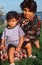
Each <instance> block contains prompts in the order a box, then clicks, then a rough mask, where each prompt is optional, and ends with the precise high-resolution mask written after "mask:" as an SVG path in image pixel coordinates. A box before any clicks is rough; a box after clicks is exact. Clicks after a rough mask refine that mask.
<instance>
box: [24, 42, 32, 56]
mask: <svg viewBox="0 0 42 65" xmlns="http://www.w3.org/2000/svg"><path fill="white" fill-rule="evenodd" d="M25 48H26V49H27V54H28V56H29V57H30V56H31V55H32V46H31V43H27V45H26V46H25Z"/></svg>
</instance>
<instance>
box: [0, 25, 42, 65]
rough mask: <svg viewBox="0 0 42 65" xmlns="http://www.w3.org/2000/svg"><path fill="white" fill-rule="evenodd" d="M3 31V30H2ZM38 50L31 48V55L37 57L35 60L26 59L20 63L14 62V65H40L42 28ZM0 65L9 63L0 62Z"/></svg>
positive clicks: (41, 57) (41, 59)
mask: <svg viewBox="0 0 42 65" xmlns="http://www.w3.org/2000/svg"><path fill="white" fill-rule="evenodd" d="M2 30H3V29H2ZM40 46H41V47H40V49H37V48H36V47H35V46H33V54H35V55H36V56H37V58H35V59H33V58H26V59H22V60H21V61H16V62H15V63H16V65H42V26H41V35H40ZM0 64H1V65H9V61H8V60H7V61H4V62H3V61H1V62H0Z"/></svg>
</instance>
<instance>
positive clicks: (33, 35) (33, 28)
mask: <svg viewBox="0 0 42 65" xmlns="http://www.w3.org/2000/svg"><path fill="white" fill-rule="evenodd" d="M20 25H21V27H22V29H23V31H24V32H25V37H27V38H29V39H37V38H39V36H40V28H41V21H40V20H39V18H38V16H35V17H34V18H33V19H32V20H31V21H29V20H26V19H25V18H24V19H22V20H21V21H20Z"/></svg>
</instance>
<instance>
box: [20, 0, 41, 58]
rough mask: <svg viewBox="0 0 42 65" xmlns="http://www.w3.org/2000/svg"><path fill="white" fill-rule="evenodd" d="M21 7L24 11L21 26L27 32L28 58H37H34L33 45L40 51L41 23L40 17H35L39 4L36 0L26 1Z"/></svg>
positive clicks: (26, 46)
mask: <svg viewBox="0 0 42 65" xmlns="http://www.w3.org/2000/svg"><path fill="white" fill-rule="evenodd" d="M20 6H21V9H22V11H23V14H21V17H22V20H21V22H20V25H21V27H22V29H23V31H24V32H25V43H24V44H25V46H24V47H25V48H26V49H27V53H28V56H29V57H32V58H35V57H36V56H32V46H31V44H32V43H34V44H35V45H36V47H37V48H38V49H39V48H40V45H39V37H40V27H41V21H40V20H39V18H38V16H37V15H35V13H36V10H37V4H36V2H35V1H34V0H24V1H23V2H22V3H21V5H20Z"/></svg>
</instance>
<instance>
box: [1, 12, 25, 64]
mask: <svg viewBox="0 0 42 65" xmlns="http://www.w3.org/2000/svg"><path fill="white" fill-rule="evenodd" d="M6 20H7V26H6V28H5V29H4V31H3V34H2V37H1V39H2V40H1V47H3V48H4V47H6V48H7V51H8V56H9V61H10V65H15V63H14V53H15V51H20V49H21V46H22V43H23V40H24V37H23V36H24V32H23V31H22V29H21V27H20V26H19V24H18V22H19V15H18V13H17V12H16V11H10V12H8V13H7V14H6Z"/></svg>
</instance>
